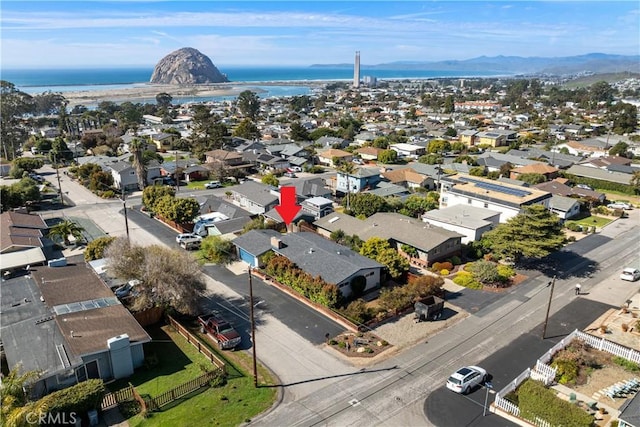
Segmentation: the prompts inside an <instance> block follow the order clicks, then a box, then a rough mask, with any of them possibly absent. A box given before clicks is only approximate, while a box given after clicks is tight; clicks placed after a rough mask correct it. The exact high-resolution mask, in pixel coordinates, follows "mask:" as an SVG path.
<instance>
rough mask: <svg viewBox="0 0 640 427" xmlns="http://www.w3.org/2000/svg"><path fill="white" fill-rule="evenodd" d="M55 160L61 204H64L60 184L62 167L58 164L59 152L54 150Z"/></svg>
mask: <svg viewBox="0 0 640 427" xmlns="http://www.w3.org/2000/svg"><path fill="white" fill-rule="evenodd" d="M53 161H54V163H55V164H56V178H57V179H58V193H59V194H60V204H61V205H62V206H64V199H63V198H62V185H60V168H59V166H58V156H57V153H56V152H55V151H54V152H53Z"/></svg>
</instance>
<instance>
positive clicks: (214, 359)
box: [167, 316, 226, 372]
mask: <svg viewBox="0 0 640 427" xmlns="http://www.w3.org/2000/svg"><path fill="white" fill-rule="evenodd" d="M167 318H168V319H169V324H170V325H171V326H172V327H173V328H174V329H175V330H176V331H177V332H178V333H179V334H180V335H182V336H183V337H184V338H185V339H186V340H187V342H188V343H190V344H191V345H193V346H194V347H195V348H197V349H198V352H200V353H202V354H203V355H204V356H205V357H206V358H207V359H209V361H210V362H211V363H213V364H214V365H215V366H217V367H218V369H221V370H222V372H226V363H225V362H224V360H222V359H220V358H219V357H218V356H216V354H215V353H214V352H213V351H211V350H210V349H209V348H208V347H207V346H206V345H204V344H202V343H201V342H200V340H199V339H198V337H196V336H195V335H193V334H192V333H191V332H189V331H188V330H187V328H185V327H184V326H182V325H181V324H180V323H179V322H178V321H177V320H176V319H174V318H173V317H171V316H167Z"/></svg>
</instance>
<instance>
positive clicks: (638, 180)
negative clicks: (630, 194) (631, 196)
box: [629, 171, 640, 194]
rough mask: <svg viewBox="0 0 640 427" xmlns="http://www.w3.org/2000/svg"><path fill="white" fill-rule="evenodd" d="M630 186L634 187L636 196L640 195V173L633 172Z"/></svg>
mask: <svg viewBox="0 0 640 427" xmlns="http://www.w3.org/2000/svg"><path fill="white" fill-rule="evenodd" d="M629 185H631V186H632V187H633V190H634V191H635V193H636V194H638V193H640V171H635V172H633V176H632V177H631V180H630V181H629Z"/></svg>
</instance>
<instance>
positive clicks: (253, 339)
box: [248, 265, 258, 388]
mask: <svg viewBox="0 0 640 427" xmlns="http://www.w3.org/2000/svg"><path fill="white" fill-rule="evenodd" d="M248 273H249V317H250V318H251V349H252V350H253V352H252V353H253V386H254V387H255V388H258V364H257V362H256V324H255V320H254V317H253V281H252V280H251V265H249V269H248Z"/></svg>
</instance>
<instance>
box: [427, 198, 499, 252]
mask: <svg viewBox="0 0 640 427" xmlns="http://www.w3.org/2000/svg"><path fill="white" fill-rule="evenodd" d="M422 220H423V221H424V222H426V223H428V224H431V225H433V226H436V227H440V228H444V229H445V230H450V231H455V232H456V233H460V234H462V235H463V236H464V237H463V238H462V243H464V244H467V243H469V242H473V241H477V240H480V238H481V237H482V235H483V234H484V233H486V232H487V231H490V230H493V229H494V228H495V227H496V226H497V225H498V224H499V223H500V212H498V211H493V210H491V209H485V208H481V207H477V206H467V205H454V206H450V207H447V208H443V209H434V210H431V211H428V212H425V213H424V214H423V215H422Z"/></svg>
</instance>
